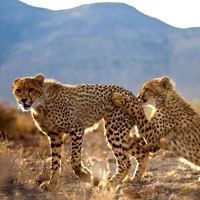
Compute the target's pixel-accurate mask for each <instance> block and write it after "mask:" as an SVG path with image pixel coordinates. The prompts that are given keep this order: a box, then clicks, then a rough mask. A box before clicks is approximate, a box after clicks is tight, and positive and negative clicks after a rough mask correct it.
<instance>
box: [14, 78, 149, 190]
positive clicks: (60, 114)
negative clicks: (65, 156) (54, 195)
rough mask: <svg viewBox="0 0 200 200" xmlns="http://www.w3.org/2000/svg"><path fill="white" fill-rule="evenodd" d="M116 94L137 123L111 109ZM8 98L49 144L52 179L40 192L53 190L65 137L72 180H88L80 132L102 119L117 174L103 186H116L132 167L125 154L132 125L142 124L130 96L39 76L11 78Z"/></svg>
mask: <svg viewBox="0 0 200 200" xmlns="http://www.w3.org/2000/svg"><path fill="white" fill-rule="evenodd" d="M115 92H117V93H119V94H122V95H125V96H128V97H129V98H130V99H131V101H132V102H134V106H133V109H134V110H135V115H138V116H139V117H138V118H135V119H132V117H130V115H129V113H128V112H127V111H126V110H125V109H123V108H119V107H117V106H115V105H114V104H113V101H112V96H113V94H114V93H115ZM13 94H14V96H15V98H16V100H17V102H18V104H19V106H20V107H21V108H22V110H24V111H29V110H30V111H31V113H32V117H33V119H34V121H35V124H36V125H37V127H38V128H39V129H40V130H41V131H42V132H43V133H44V134H46V135H47V136H48V138H49V141H50V146H51V175H50V180H49V181H48V182H44V183H42V184H41V186H40V187H41V188H42V189H43V190H53V189H54V188H55V187H56V185H57V182H58V179H59V175H60V169H61V147H62V144H63V142H62V138H63V135H64V134H69V135H70V136H71V146H72V152H71V165H72V169H73V171H74V173H75V175H76V176H78V177H79V178H80V179H81V180H83V181H86V182H91V181H92V176H91V172H90V171H89V170H88V169H87V168H86V167H85V166H83V164H82V162H81V149H82V144H83V136H84V131H85V129H87V128H89V127H92V126H93V125H94V124H95V123H98V122H99V121H100V120H101V119H102V118H103V119H104V125H105V138H106V140H107V141H108V143H109V144H110V146H111V149H112V151H113V154H114V156H115V158H116V162H117V171H116V174H115V175H114V176H113V177H111V178H110V179H109V180H108V182H107V186H108V187H113V186H116V185H118V184H119V183H121V182H122V180H124V179H125V177H126V175H127V174H128V172H129V170H130V168H131V164H130V160H129V156H130V155H129V152H128V149H129V146H128V145H129V142H128V140H129V138H130V137H129V133H130V130H131V129H132V127H133V126H135V125H137V126H139V127H140V129H142V127H145V125H146V123H147V119H146V116H145V113H144V111H143V108H142V106H141V105H140V103H139V101H138V99H137V98H136V97H135V96H134V95H133V94H132V93H131V92H129V91H127V90H125V89H123V88H122V87H119V86H116V85H102V84H80V85H75V86H72V85H64V84H61V83H59V82H57V81H55V80H51V79H45V78H44V76H43V75H42V74H38V75H36V76H35V77H25V78H17V79H15V80H14V82H13ZM146 134H148V131H146V129H144V130H143V135H144V136H145V135H146ZM138 146H140V144H136V145H135V147H134V148H135V155H134V157H135V158H136V159H137V160H138V161H139V162H140V160H141V158H143V157H145V152H144V151H142V152H139V153H138V150H137V149H139V147H138ZM141 162H143V161H141ZM141 166H142V165H141Z"/></svg>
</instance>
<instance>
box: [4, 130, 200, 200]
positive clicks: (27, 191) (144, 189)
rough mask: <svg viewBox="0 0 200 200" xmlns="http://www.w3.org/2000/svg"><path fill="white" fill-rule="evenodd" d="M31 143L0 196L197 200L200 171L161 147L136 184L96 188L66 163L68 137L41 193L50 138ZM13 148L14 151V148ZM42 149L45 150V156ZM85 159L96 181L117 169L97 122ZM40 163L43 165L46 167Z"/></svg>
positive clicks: (87, 139) (88, 137)
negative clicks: (48, 188)
mask: <svg viewBox="0 0 200 200" xmlns="http://www.w3.org/2000/svg"><path fill="white" fill-rule="evenodd" d="M31 141H32V145H31V144H30V145H27V144H28V141H26V142H24V146H26V145H27V147H25V148H24V149H23V153H22V158H23V160H21V161H20V162H19V165H20V166H21V167H24V166H28V167H26V168H24V170H22V171H21V172H20V173H21V175H20V176H19V177H18V178H17V179H16V180H14V181H7V182H4V184H3V185H2V186H1V185H0V186H1V187H0V189H1V190H0V199H5V200H8V199H20V200H21V199H22V200H23V199H25V200H39V199H42V200H43V199H56V200H57V199H58V200H61V199H63V200H64V199H76V200H79V199H80V200H82V199H83V200H84V199H85V200H87V199H98V200H102V199H106V200H110V199H111V200H112V199H115V200H118V199H120V200H131V199H149V200H150V199H152V200H162V199H163V200H165V199H171V200H176V199H181V200H200V181H198V177H200V170H197V169H194V168H191V167H190V166H189V165H187V164H184V163H183V162H181V161H180V159H179V158H177V157H175V156H174V155H173V154H172V153H171V152H167V151H160V152H158V153H157V154H155V155H153V156H151V158H150V160H149V164H148V169H147V171H146V173H145V175H144V177H143V179H142V181H141V182H140V183H137V184H121V185H119V186H118V188H117V189H116V190H113V191H106V190H105V191H101V190H99V189H98V188H97V187H92V186H91V185H90V184H86V183H83V182H80V180H79V179H78V178H76V177H75V176H74V174H73V172H72V169H71V166H70V138H69V137H66V138H65V140H64V144H65V145H64V148H63V150H64V151H63V155H62V160H63V161H62V162H63V164H62V175H61V178H60V180H59V183H58V186H57V188H56V190H55V191H53V192H43V191H41V190H40V189H39V187H38V185H39V184H40V183H41V180H42V181H43V180H45V179H48V172H49V158H48V141H47V140H46V139H45V138H44V137H42V139H40V141H38V139H35V140H34V139H32V140H31ZM29 142H30V141H29ZM30 143H31V142H30ZM12 148H13V150H12V151H13V152H14V151H15V148H14V147H12ZM41 152H43V153H41ZM44 152H47V153H46V154H44ZM38 155H39V156H38ZM44 161H46V162H44ZM83 161H84V165H86V166H87V167H88V168H89V169H90V170H91V171H92V173H93V175H94V176H95V177H98V179H99V180H106V177H107V176H111V175H112V174H113V173H114V172H115V168H116V164H115V159H114V157H113V156H112V152H111V150H110V149H109V148H108V146H107V144H106V142H105V140H104V136H103V129H102V127H101V126H100V127H99V129H98V130H97V131H94V132H93V133H89V134H87V135H86V136H85V143H84V150H83ZM44 163H46V165H45V166H44ZM135 165H136V163H135V160H134V159H132V168H133V169H132V171H131V172H130V173H133V170H134V168H135ZM42 166H43V167H42ZM0 170H1V167H0ZM11 170H13V169H11ZM25 170H27V171H25ZM28 170H29V171H28ZM1 171H2V170H1ZM16 173H17V172H16ZM31 173H32V175H31ZM21 176H22V177H23V178H22V177H21ZM40 179H41V180H40Z"/></svg>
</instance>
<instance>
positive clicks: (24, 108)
mask: <svg viewBox="0 0 200 200" xmlns="http://www.w3.org/2000/svg"><path fill="white" fill-rule="evenodd" d="M19 105H20V107H21V109H22V110H23V111H29V110H30V109H31V106H32V104H26V103H24V104H19Z"/></svg>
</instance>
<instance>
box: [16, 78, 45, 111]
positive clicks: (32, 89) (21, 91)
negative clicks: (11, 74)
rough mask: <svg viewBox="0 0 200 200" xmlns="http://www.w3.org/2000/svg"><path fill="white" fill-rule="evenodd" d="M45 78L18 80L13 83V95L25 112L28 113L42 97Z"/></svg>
mask: <svg viewBox="0 0 200 200" xmlns="http://www.w3.org/2000/svg"><path fill="white" fill-rule="evenodd" d="M43 84H44V76H43V75H42V74H38V75H36V76H35V77H25V78H17V79H15V80H14V82H13V88H12V90H13V95H14V96H15V98H16V100H17V103H18V104H19V106H20V107H21V108H22V110H23V111H28V110H30V109H31V107H32V106H33V105H34V104H36V103H37V101H38V100H39V99H40V97H41V95H42V87H43Z"/></svg>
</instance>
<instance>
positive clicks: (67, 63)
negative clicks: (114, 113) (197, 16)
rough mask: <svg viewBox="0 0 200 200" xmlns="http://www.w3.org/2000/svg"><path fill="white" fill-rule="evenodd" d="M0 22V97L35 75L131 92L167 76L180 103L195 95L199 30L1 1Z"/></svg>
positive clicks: (108, 10) (129, 12)
mask: <svg viewBox="0 0 200 200" xmlns="http://www.w3.org/2000/svg"><path fill="white" fill-rule="evenodd" d="M0 18H1V19H2V20H1V22H0V29H1V30H3V31H1V32H0V50H1V52H2V53H1V55H0V80H1V82H2V87H1V89H0V96H2V97H4V98H10V97H11V96H12V94H11V85H12V81H13V79H14V78H16V77H22V76H33V75H35V74H37V73H44V74H45V76H46V77H50V78H55V79H57V80H59V81H61V82H64V83H68V84H78V83H115V84H118V85H122V86H124V87H125V88H127V89H130V90H132V91H133V92H134V93H137V92H138V91H139V87H140V86H141V84H142V83H143V82H144V81H146V80H148V79H150V78H153V77H157V76H164V75H168V76H170V77H172V78H173V80H174V81H175V82H176V83H177V88H178V89H179V90H180V91H181V93H183V94H184V95H185V96H186V97H190V96H191V97H192V98H197V97H198V98H199V97H200V92H199V87H198V85H199V83H200V79H199V74H200V68H199V66H198V63H200V58H199V56H198V54H199V51H200V29H199V28H196V29H185V30H184V29H176V28H173V27H171V26H169V25H167V24H164V23H162V22H161V21H159V20H156V19H154V18H151V17H148V16H146V15H143V14H142V13H140V12H138V11H137V10H136V9H134V8H132V7H129V6H127V5H125V4H112V3H103V4H93V5H85V6H81V7H78V8H74V9H70V10H64V11H49V10H45V9H39V8H34V7H31V6H28V5H26V4H23V3H21V2H18V1H16V0H9V1H4V0H0ZM183 80H184V81H183ZM191 88H192V90H191Z"/></svg>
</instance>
